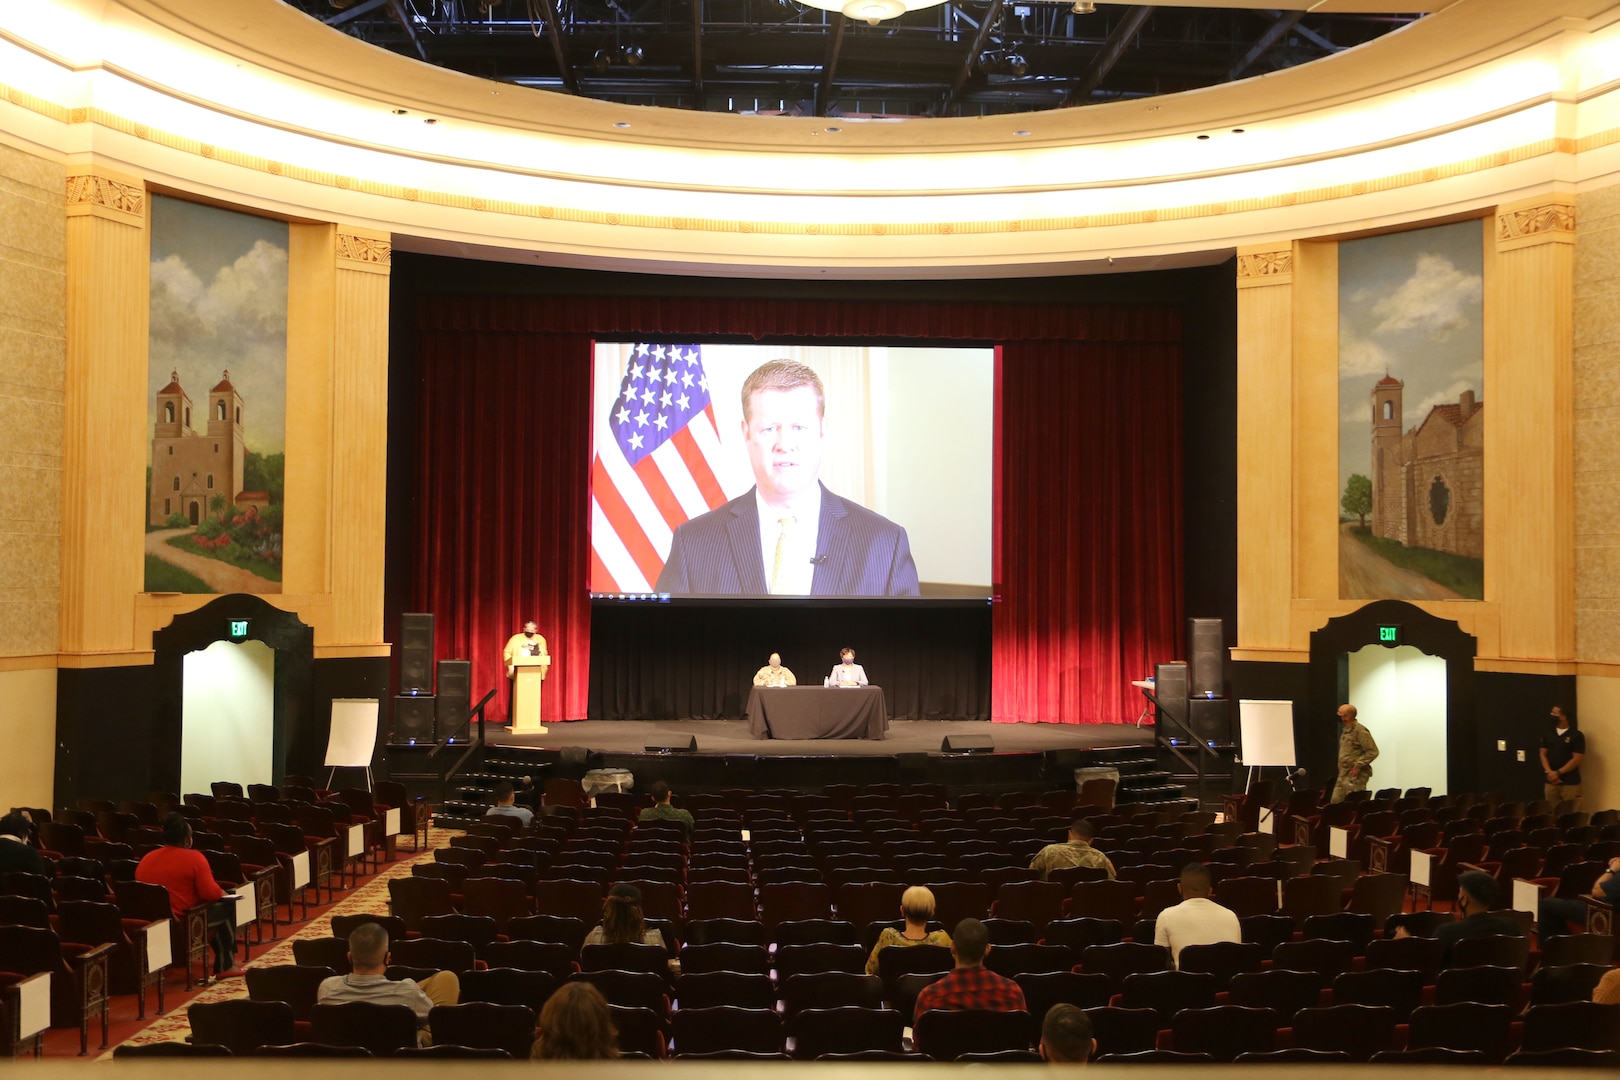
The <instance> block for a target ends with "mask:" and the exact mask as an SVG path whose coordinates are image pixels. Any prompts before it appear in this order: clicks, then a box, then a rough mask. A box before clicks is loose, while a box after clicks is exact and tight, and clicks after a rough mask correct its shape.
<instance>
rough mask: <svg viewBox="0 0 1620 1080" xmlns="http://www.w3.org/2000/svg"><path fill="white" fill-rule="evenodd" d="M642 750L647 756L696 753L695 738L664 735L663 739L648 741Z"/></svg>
mask: <svg viewBox="0 0 1620 1080" xmlns="http://www.w3.org/2000/svg"><path fill="white" fill-rule="evenodd" d="M642 749H643V750H645V751H647V753H649V754H692V753H696V752H697V736H696V735H688V736H686V737H685V738H681V737H680V736H676V735H666V736H664V737H663V738H654V739H649V740H648V741H647V745H646V746H643V747H642Z"/></svg>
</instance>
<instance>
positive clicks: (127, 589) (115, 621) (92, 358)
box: [61, 166, 150, 663]
mask: <svg viewBox="0 0 1620 1080" xmlns="http://www.w3.org/2000/svg"><path fill="white" fill-rule="evenodd" d="M66 196H67V378H66V384H65V387H64V396H63V439H62V444H63V455H62V473H63V477H62V624H61V651H62V652H63V653H64V654H74V653H117V652H125V653H127V652H128V651H129V650H130V649H131V648H133V646H134V637H135V627H134V621H133V619H132V618H131V613H130V609H131V603H132V599H133V597H134V595H135V594H136V593H138V592H140V591H141V589H142V587H143V585H144V582H143V580H142V578H143V574H144V563H143V560H142V530H141V523H142V522H143V521H145V519H146V514H145V508H144V501H145V496H146V482H145V469H146V408H145V402H146V397H147V395H146V343H147V303H148V301H147V292H148V271H147V261H148V258H149V252H150V242H149V240H148V236H147V228H146V222H147V198H146V188H145V185H144V183H143V182H142V181H141V180H140V179H139V178H138V177H132V176H125V175H121V174H118V173H114V172H110V171H108V170H106V169H104V168H102V167H100V166H69V167H68V172H67V192H66ZM67 662H68V661H67V658H66V657H64V663H67Z"/></svg>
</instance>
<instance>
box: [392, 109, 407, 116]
mask: <svg viewBox="0 0 1620 1080" xmlns="http://www.w3.org/2000/svg"><path fill="white" fill-rule="evenodd" d="M394 115H395V116H408V115H410V114H409V111H408V110H405V109H395V110H394Z"/></svg>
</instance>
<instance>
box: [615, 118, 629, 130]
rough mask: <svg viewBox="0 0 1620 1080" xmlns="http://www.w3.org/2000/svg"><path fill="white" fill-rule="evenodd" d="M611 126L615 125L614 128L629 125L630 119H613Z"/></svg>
mask: <svg viewBox="0 0 1620 1080" xmlns="http://www.w3.org/2000/svg"><path fill="white" fill-rule="evenodd" d="M613 126H614V127H616V128H627V127H629V126H630V121H628V120H615V121H613Z"/></svg>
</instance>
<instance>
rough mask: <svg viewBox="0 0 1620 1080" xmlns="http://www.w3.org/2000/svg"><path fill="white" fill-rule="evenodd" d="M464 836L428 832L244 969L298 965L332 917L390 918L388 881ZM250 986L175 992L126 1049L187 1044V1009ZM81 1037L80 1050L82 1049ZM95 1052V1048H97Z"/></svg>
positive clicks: (229, 983)
mask: <svg viewBox="0 0 1620 1080" xmlns="http://www.w3.org/2000/svg"><path fill="white" fill-rule="evenodd" d="M458 835H460V833H459V831H457V830H451V829H440V828H434V829H432V830H430V831H429V833H428V844H427V847H426V848H424V849H423V850H422V851H421V852H420V853H417V854H414V855H406V856H404V857H402V858H400V859H399V860H397V861H396V862H392V863H389V864H388V865H387V866H384V867H383V868H382V869H381V870H380V871H378V873H377V875H376V876H375V877H373V878H370V879H367V880H365V881H363V882H362V883H361V884H360V885H359V886H357V887H356V888H355V889H353V890H352V891H350V892H348V893H342V894H339V895H338V897H337V899H336V901H335V902H334V903H333V904H332V905H331V906H329V907H327V908H325V909H323V910H321V911H320V913H319V914H317V915H315V916H313V917H312V918H311V919H310V920H309V922H307V923H305V924H304V925H303V926H302V927H300V928H299V929H298V931H297V932H296V933H293V934H291V935H288V936H286V937H283V938H282V939H281V940H280V941H278V942H275V943H274V944H272V945H271V946H270V947H269V948H266V949H265V950H264V951H263V952H259V953H257V954H256V955H255V956H254V957H253V959H252V960H251V961H249V962H248V963H247V964H244V965H243V966H244V967H273V966H275V965H277V964H290V963H292V962H293V947H292V943H293V942H294V941H297V940H302V939H307V938H319V937H330V936H331V934H332V916H334V915H359V914H362V913H364V912H375V913H377V914H379V915H380V914H385V913H386V912H387V911H388V882H389V881H391V880H392V879H394V878H397V877H409V876H410V874H411V867H412V866H415V865H416V864H417V863H419V862H431V861H432V860H433V851H434V849H435V848H440V847H444V846H445V845H447V844H448V843H449V842H450V837H452V836H458ZM247 993H248V992H247V981H246V980H245V979H241V978H234V979H221V980H219V981H218V982H215V983H214V985H213V986H209V987H205V988H203V989H202V990H201V991H200V992H199V993H197V995H196V996H194V997H192V998H190V999H189V1000H187V1001H185V1002H183V1003H181V1004H174V1002H176V1001H177V1000H178V999H179V998H180V996H181V995H179V994H176V993H175V992H174V988H173V987H170V988H169V1002H170V1004H169V1010H168V1012H167V1013H166V1014H165V1015H163V1016H159V1017H157V1018H156V1019H154V1020H153V1021H152V1022H151V1023H150V1024H148V1025H147V1026H146V1027H144V1028H142V1029H141V1030H140V1031H139V1032H138V1033H136V1034H135V1035H133V1036H131V1037H130V1038H127V1039H124V1040H122V1042H123V1043H126V1044H134V1045H137V1046H144V1045H145V1044H147V1043H156V1042H185V1041H186V1039H187V1037H188V1036H190V1034H191V1022H190V1020H188V1019H187V1017H186V1008H187V1007H188V1006H190V1005H193V1004H195V1003H197V1002H215V1001H230V1000H232V999H234V998H245V997H247ZM74 1038H75V1047H74V1048H75V1049H77V1045H76V1040H77V1035H75V1036H74ZM91 1045H92V1047H94V1045H95V1044H94V1043H92V1044H91ZM111 1058H112V1048H109V1049H108V1050H107V1051H106V1052H104V1053H103V1054H102V1055H101V1056H100V1057H99V1058H97V1059H95V1060H98V1061H108V1060H111Z"/></svg>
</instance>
